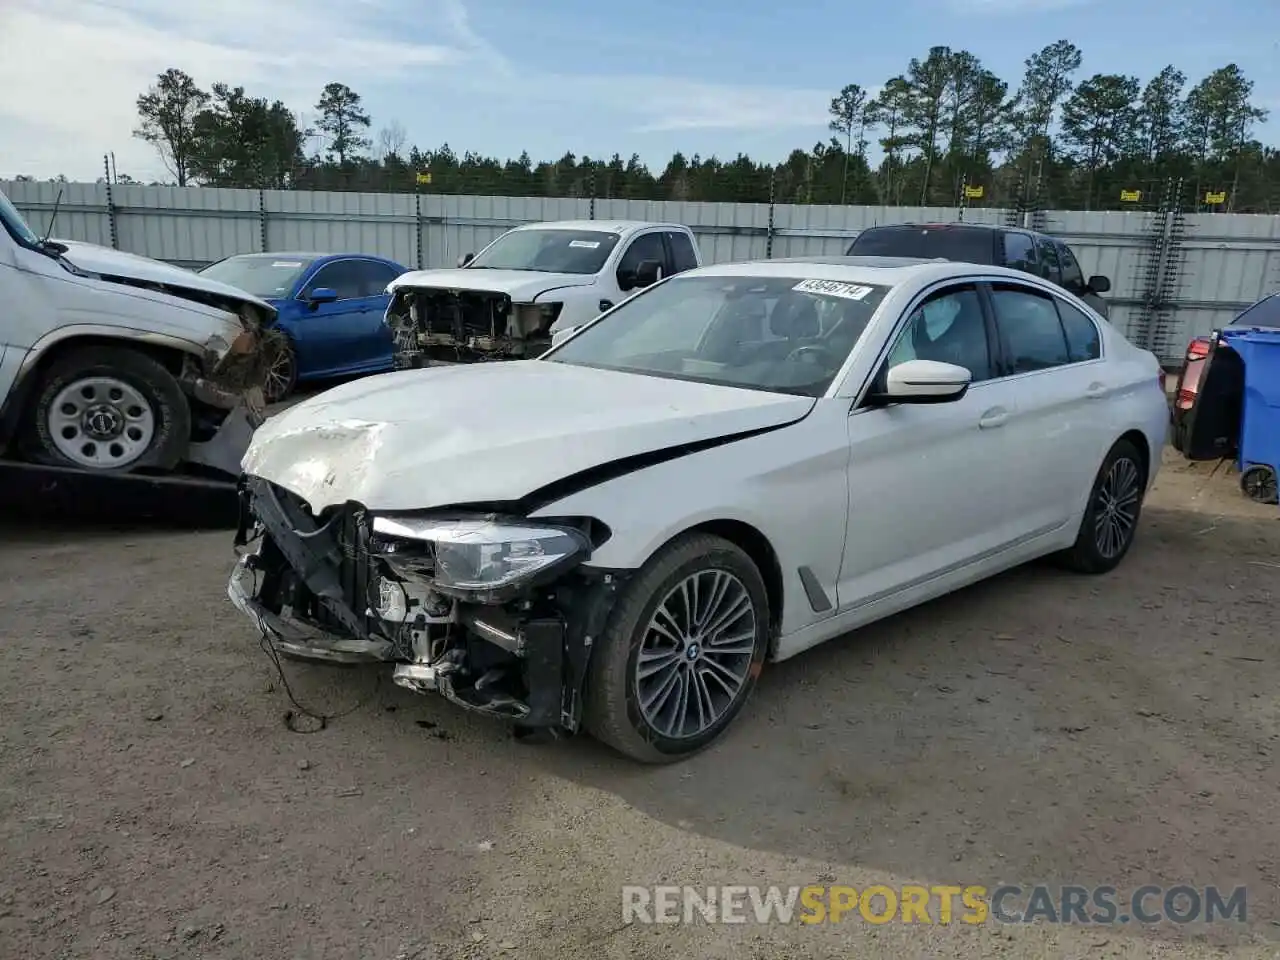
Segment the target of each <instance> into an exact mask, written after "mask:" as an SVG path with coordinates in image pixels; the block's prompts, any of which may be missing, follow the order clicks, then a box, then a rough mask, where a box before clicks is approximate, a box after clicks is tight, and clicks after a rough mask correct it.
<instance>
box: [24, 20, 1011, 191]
mask: <svg viewBox="0 0 1280 960" xmlns="http://www.w3.org/2000/svg"><path fill="white" fill-rule="evenodd" d="M1001 2H1003V0H1001ZM424 31H426V32H427V33H428V39H427V41H425V42H410V41H408V40H406V39H405V38H406V37H419V36H421V35H423V33H424ZM171 66H178V67H180V68H181V69H183V70H184V71H186V72H187V73H189V74H191V75H192V76H193V77H194V78H195V79H196V81H197V82H198V83H200V84H201V85H202V86H205V87H206V88H207V87H208V86H209V85H210V84H211V83H213V82H215V81H219V80H221V81H226V82H229V83H234V84H237V85H243V86H244V87H245V88H246V89H247V90H248V91H249V92H250V93H251V94H252V95H255V96H266V97H269V98H272V99H277V98H278V99H281V100H283V101H284V102H285V103H287V104H288V105H289V106H290V108H291V109H293V110H294V111H295V112H298V113H300V114H301V115H303V116H304V118H308V119H310V118H311V113H312V111H313V109H314V108H313V105H314V103H315V102H316V99H317V98H318V96H319V93H320V90H321V88H322V87H323V86H324V84H325V83H327V82H329V81H331V80H335V79H337V80H341V81H342V82H344V83H347V84H349V85H350V86H352V87H353V88H355V89H357V90H360V91H365V90H366V88H374V89H377V88H378V87H379V86H380V85H381V86H382V87H383V88H388V87H389V88H391V89H395V88H397V87H399V88H402V89H403V90H405V91H406V93H407V94H408V95H410V96H412V95H413V93H414V92H415V91H429V96H430V98H431V101H426V102H424V108H425V109H428V110H429V109H430V102H439V101H442V100H449V101H453V102H457V101H463V102H467V101H474V102H475V103H476V104H477V111H479V109H480V105H483V104H484V103H486V102H488V103H490V104H492V105H493V106H495V107H498V106H502V107H505V108H507V109H508V110H510V109H511V108H512V107H515V108H517V109H518V110H520V111H521V112H523V113H526V114H527V115H528V116H529V117H530V121H529V122H530V124H531V125H532V124H536V123H537V118H538V117H540V116H545V115H546V114H547V113H548V112H552V114H553V116H555V117H557V118H563V117H565V116H576V115H581V116H584V117H585V116H592V115H594V116H597V117H598V116H600V115H601V113H602V112H603V113H604V114H606V115H608V116H609V117H612V118H616V125H612V126H614V132H615V133H617V132H624V131H626V130H628V129H629V130H630V131H631V132H632V133H634V134H643V133H656V132H670V131H686V130H687V131H694V130H708V131H714V130H741V131H744V132H745V131H752V132H759V131H770V130H783V129H793V128H801V127H816V128H819V129H823V128H825V127H826V124H827V119H828V117H827V105H828V103H829V101H830V99H831V93H830V91H819V90H807V89H790V88H785V87H783V88H780V87H773V86H732V85H729V84H720V83H713V82H707V81H695V80H682V79H680V78H678V77H669V76H666V77H653V76H643V77H637V76H617V75H615V76H580V75H571V74H564V73H554V72H548V71H546V70H545V69H544V68H540V67H539V66H538V65H537V62H536V59H530V58H526V57H522V56H514V55H511V54H508V53H507V52H504V51H503V50H501V49H499V48H498V47H497V46H496V45H495V44H494V43H492V42H491V41H490V40H488V39H486V38H485V37H484V36H481V35H480V33H479V32H478V31H477V30H476V29H475V27H474V26H473V24H472V21H471V19H470V17H469V16H468V10H467V7H466V0H424V2H418V3H412V2H408V0H185V2H181V3H173V2H172V0H0V129H5V131H6V133H8V132H9V131H14V133H15V134H16V135H15V136H5V137H4V138H3V139H0V176H4V175H12V174H16V173H31V174H35V175H37V176H52V175H54V174H56V173H65V174H66V175H67V176H68V177H70V178H72V179H93V178H95V177H97V176H98V175H99V171H100V170H101V167H102V160H101V157H102V154H103V153H104V152H107V151H112V150H113V151H115V155H116V164H117V169H119V170H120V171H121V172H128V173H129V174H131V175H132V176H135V177H139V178H142V179H152V178H166V179H167V175H166V173H165V171H164V168H163V166H162V165H161V163H160V161H159V158H158V157H157V156H156V154H155V151H154V149H153V148H152V147H150V146H149V145H148V144H145V143H143V142H142V141H140V140H137V139H136V138H134V137H132V131H133V129H134V128H135V126H136V125H137V114H136V106H135V104H136V100H137V97H138V95H139V94H140V93H142V92H143V91H145V90H146V89H147V88H148V87H149V86H150V85H151V83H153V82H154V80H155V77H156V75H157V74H158V73H160V72H161V71H163V70H165V69H167V68H169V67H171ZM424 72H427V73H429V75H427V76H424ZM374 112H376V111H374ZM474 117H475V119H474V120H473V123H474V122H480V121H479V117H480V113H479V112H477V113H476V114H474ZM375 119H376V118H375ZM410 125H411V126H412V124H410ZM522 132H527V131H521V130H519V129H513V130H511V131H510V133H511V137H512V143H511V147H510V149H511V150H512V151H513V152H515V151H517V150H518V149H519V148H520V147H522V146H523V144H522V143H520V142H519V140H520V139H521V133H522ZM432 133H433V134H434V133H435V131H434V130H433V131H432ZM450 139H452V140H455V141H457V146H458V147H459V148H460V149H464V150H465V149H466V144H465V142H464V139H465V130H463V131H459V132H458V133H455V134H454V135H452V136H451V137H450ZM625 146H626V145H625V144H621V143H618V144H614V143H612V142H610V143H607V144H601V148H608V149H610V150H612V149H623V148H624V147H625Z"/></svg>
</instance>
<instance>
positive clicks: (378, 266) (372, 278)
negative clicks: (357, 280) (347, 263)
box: [360, 260, 400, 297]
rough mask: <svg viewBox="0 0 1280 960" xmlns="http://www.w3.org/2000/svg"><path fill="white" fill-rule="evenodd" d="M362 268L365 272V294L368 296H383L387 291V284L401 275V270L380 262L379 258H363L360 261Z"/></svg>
mask: <svg viewBox="0 0 1280 960" xmlns="http://www.w3.org/2000/svg"><path fill="white" fill-rule="evenodd" d="M360 268H361V272H362V273H363V274H364V295H365V296H366V297H380V296H382V295H383V294H384V293H386V292H387V284H389V283H390V282H391V281H392V280H394V279H395V278H396V277H398V276H400V271H399V270H396V269H395V268H394V267H389V266H387V265H386V264H385V263H379V262H378V261H377V260H362V261H360Z"/></svg>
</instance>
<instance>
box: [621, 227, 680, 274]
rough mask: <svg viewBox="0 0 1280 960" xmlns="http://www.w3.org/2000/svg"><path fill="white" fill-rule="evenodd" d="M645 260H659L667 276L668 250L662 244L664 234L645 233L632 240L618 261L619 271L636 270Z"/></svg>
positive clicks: (663, 272)
mask: <svg viewBox="0 0 1280 960" xmlns="http://www.w3.org/2000/svg"><path fill="white" fill-rule="evenodd" d="M645 260H657V261H658V262H659V263H660V264H662V274H663V276H666V274H667V272H668V270H667V252H666V249H665V248H664V247H663V246H662V234H660V233H644V234H641V235H640V236H638V237H636V238H635V239H634V240H632V241H631V246H629V247H627V249H626V250H625V251H624V252H623V254H622V259H621V260H619V261H618V273H620V274H621V273H626V272H628V271H631V270H635V269H636V268H637V267H638V266H640V264H641V263H642V262H643V261H645Z"/></svg>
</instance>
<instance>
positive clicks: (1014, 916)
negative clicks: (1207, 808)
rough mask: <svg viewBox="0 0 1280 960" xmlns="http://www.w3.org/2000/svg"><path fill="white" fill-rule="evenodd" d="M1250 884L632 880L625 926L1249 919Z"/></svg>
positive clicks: (624, 905)
mask: <svg viewBox="0 0 1280 960" xmlns="http://www.w3.org/2000/svg"><path fill="white" fill-rule="evenodd" d="M1246 899H1247V897H1246V892H1245V888H1244V887H1234V888H1232V889H1231V890H1230V891H1229V892H1228V891H1226V890H1225V888H1219V887H1212V886H1210V887H1193V886H1189V885H1186V884H1180V885H1177V886H1172V887H1160V886H1156V885H1146V886H1141V887H1136V888H1134V889H1133V890H1132V891H1130V892H1128V893H1124V892H1121V891H1120V890H1118V889H1117V888H1116V887H1109V886H1099V887H1083V886H1063V887H1049V886H1043V885H1041V886H1032V887H1019V886H1013V885H1008V884H1006V885H1001V886H997V887H991V888H988V887H985V886H979V885H976V884H974V885H969V886H963V887H958V886H932V887H925V886H914V885H906V886H901V887H888V886H870V887H863V888H862V889H858V888H856V887H847V886H832V885H823V886H807V887H778V886H767V887H766V886H745V885H744V886H732V885H731V886H711V887H681V886H649V887H645V886H626V887H623V888H622V921H623V923H667V924H680V923H684V924H693V923H760V924H767V923H781V924H789V923H804V924H819V923H840V922H842V921H845V920H852V921H855V922H857V921H861V922H865V923H873V924H884V923H894V922H897V923H926V924H951V923H964V924H969V925H975V926H976V925H979V924H983V923H987V922H989V921H992V920H994V921H995V922H997V923H1035V922H1037V921H1041V922H1045V923H1051V924H1115V923H1121V924H1128V923H1136V924H1140V925H1150V924H1157V923H1161V922H1172V923H1177V924H1188V923H1196V922H1200V923H1216V922H1219V921H1223V920H1231V921H1234V922H1237V923H1244V922H1245V921H1246V918H1247V904H1246Z"/></svg>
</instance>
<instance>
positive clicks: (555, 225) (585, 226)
mask: <svg viewBox="0 0 1280 960" xmlns="http://www.w3.org/2000/svg"><path fill="white" fill-rule="evenodd" d="M646 227H660V228H662V229H663V230H681V231H687V230H688V229H689V228H688V227H686V226H685V225H684V224H680V223H661V222H658V221H653V220H540V221H538V222H536V223H522V224H520V226H518V227H515V228H514V229H516V230H539V229H541V230H594V231H597V232H601V233H630V232H632V231H634V230H641V229H644V228H646Z"/></svg>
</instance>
